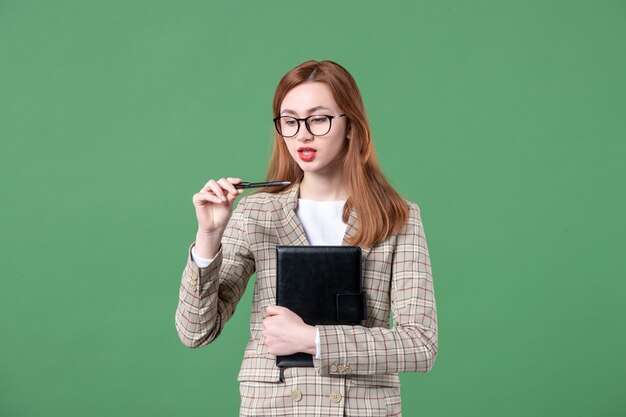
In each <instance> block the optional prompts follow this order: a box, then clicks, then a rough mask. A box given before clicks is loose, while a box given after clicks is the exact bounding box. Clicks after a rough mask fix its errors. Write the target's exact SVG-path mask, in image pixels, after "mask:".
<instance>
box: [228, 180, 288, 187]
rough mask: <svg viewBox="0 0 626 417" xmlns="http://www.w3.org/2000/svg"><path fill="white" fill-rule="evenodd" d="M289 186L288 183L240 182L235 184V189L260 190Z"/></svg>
mask: <svg viewBox="0 0 626 417" xmlns="http://www.w3.org/2000/svg"><path fill="white" fill-rule="evenodd" d="M289 184H291V182H290V181H269V182H240V183H239V184H235V188H236V189H242V188H260V187H281V186H283V185H289Z"/></svg>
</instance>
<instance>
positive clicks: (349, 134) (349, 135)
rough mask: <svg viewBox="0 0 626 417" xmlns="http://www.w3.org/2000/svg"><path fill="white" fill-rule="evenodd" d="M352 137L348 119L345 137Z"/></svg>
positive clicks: (350, 124)
mask: <svg viewBox="0 0 626 417" xmlns="http://www.w3.org/2000/svg"><path fill="white" fill-rule="evenodd" d="M351 137H352V123H350V121H348V125H347V126H346V139H348V140H350V138H351Z"/></svg>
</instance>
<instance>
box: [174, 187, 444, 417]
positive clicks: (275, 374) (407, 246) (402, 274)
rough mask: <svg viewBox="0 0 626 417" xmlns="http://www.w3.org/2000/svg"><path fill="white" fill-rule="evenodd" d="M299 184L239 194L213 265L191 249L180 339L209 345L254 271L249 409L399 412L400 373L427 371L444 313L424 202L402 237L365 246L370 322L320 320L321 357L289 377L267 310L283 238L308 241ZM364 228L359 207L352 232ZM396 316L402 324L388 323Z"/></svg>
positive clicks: (244, 399) (243, 376)
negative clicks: (198, 261)
mask: <svg viewBox="0 0 626 417" xmlns="http://www.w3.org/2000/svg"><path fill="white" fill-rule="evenodd" d="M298 193H299V185H298V184H295V185H294V186H292V187H290V188H289V189H287V190H284V191H282V192H280V193H276V194H270V193H259V194H252V195H249V196H247V197H244V198H242V199H241V201H240V202H239V204H238V205H237V207H236V209H235V210H234V212H233V215H232V217H231V219H230V221H229V224H228V226H227V228H226V231H225V233H224V236H223V238H222V247H221V249H220V251H219V252H218V254H217V256H216V258H215V260H214V261H213V262H212V263H211V264H210V265H209V266H207V267H206V268H198V267H197V266H196V265H195V264H194V263H193V261H192V260H191V255H190V253H189V254H188V258H187V264H186V266H185V268H184V271H183V276H182V282H181V286H180V292H179V303H178V308H177V310H176V329H177V331H178V335H179V337H180V339H181V341H182V342H183V343H184V344H185V345H187V346H189V347H192V348H197V347H200V346H204V345H207V344H208V343H211V342H212V341H213V340H215V338H216V337H217V336H219V334H220V332H221V331H222V329H223V327H224V324H225V323H226V322H227V321H228V319H230V317H232V315H233V314H234V312H235V308H236V306H237V303H238V302H239V300H240V299H241V297H242V296H243V294H244V291H245V288H246V286H247V284H248V280H249V278H250V276H251V275H252V274H253V273H255V272H256V281H255V288H254V294H253V300H252V309H251V310H252V311H251V318H250V340H249V342H248V344H247V346H246V349H245V351H244V359H243V363H242V365H241V369H240V371H239V376H238V380H239V382H240V392H241V409H240V413H241V415H242V416H266V415H267V416H353V415H354V416H357V415H358V416H370V415H371V416H398V415H400V413H401V408H400V381H399V378H398V372H427V371H428V370H430V369H431V368H432V366H433V363H434V361H435V358H436V356H437V349H438V345H437V313H436V306H435V297H434V291H433V283H432V276H431V265H430V259H429V256H428V248H427V245H426V239H425V236H424V229H423V227H422V223H421V219H420V213H419V208H418V206H417V205H416V204H414V203H411V202H409V203H408V205H409V219H408V221H407V223H406V225H404V226H403V227H402V228H401V229H400V230H399V231H398V233H397V234H395V235H393V236H390V237H389V238H387V239H386V240H384V241H382V242H379V243H377V244H375V245H373V246H372V247H371V248H362V249H363V258H362V259H363V260H362V262H363V291H365V292H366V293H367V312H368V318H367V321H366V322H365V323H364V325H363V326H317V327H318V329H319V334H320V342H321V344H320V351H321V352H320V356H321V358H320V359H314V361H313V362H314V367H313V368H288V369H287V370H286V371H285V374H284V378H283V379H282V380H281V378H280V370H279V368H277V367H276V357H275V356H274V355H272V354H270V353H269V352H268V351H267V348H266V347H265V344H264V342H263V335H262V330H263V317H264V316H265V310H266V308H267V306H268V305H270V304H275V303H276V292H275V284H276V251H275V247H276V245H308V244H309V243H308V241H307V238H306V235H305V233H304V230H303V229H302V226H301V224H300V221H299V220H298V217H297V216H296V213H295V208H296V206H297V203H298V195H299V194H298ZM358 228H359V220H358V217H357V215H356V212H354V211H353V212H352V213H351V215H350V218H349V221H348V226H347V229H346V236H345V238H344V241H343V244H344V245H346V244H347V243H346V239H347V238H348V237H350V236H353V235H354V233H355V232H356V231H357V230H358ZM390 313H391V314H392V316H393V321H394V326H393V328H389V317H390Z"/></svg>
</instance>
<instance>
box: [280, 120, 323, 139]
mask: <svg viewBox="0 0 626 417" xmlns="http://www.w3.org/2000/svg"><path fill="white" fill-rule="evenodd" d="M277 122H278V123H276V126H277V127H278V130H279V133H280V134H281V135H283V136H284V137H286V138H288V137H292V136H295V135H296V134H297V133H298V131H299V130H300V121H299V120H298V119H296V118H295V117H291V116H282V117H279V118H278V120H277ZM303 122H304V125H305V127H306V129H307V130H308V131H309V132H310V133H311V134H312V135H315V136H323V135H325V134H327V133H328V132H329V131H330V118H329V117H328V116H309V117H307V118H306V119H305V120H303Z"/></svg>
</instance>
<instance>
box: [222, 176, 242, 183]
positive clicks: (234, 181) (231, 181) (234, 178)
mask: <svg viewBox="0 0 626 417" xmlns="http://www.w3.org/2000/svg"><path fill="white" fill-rule="evenodd" d="M226 179H227V180H228V182H230V183H231V184H239V183H241V182H243V180H242V179H241V178H237V177H228V178H226Z"/></svg>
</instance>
